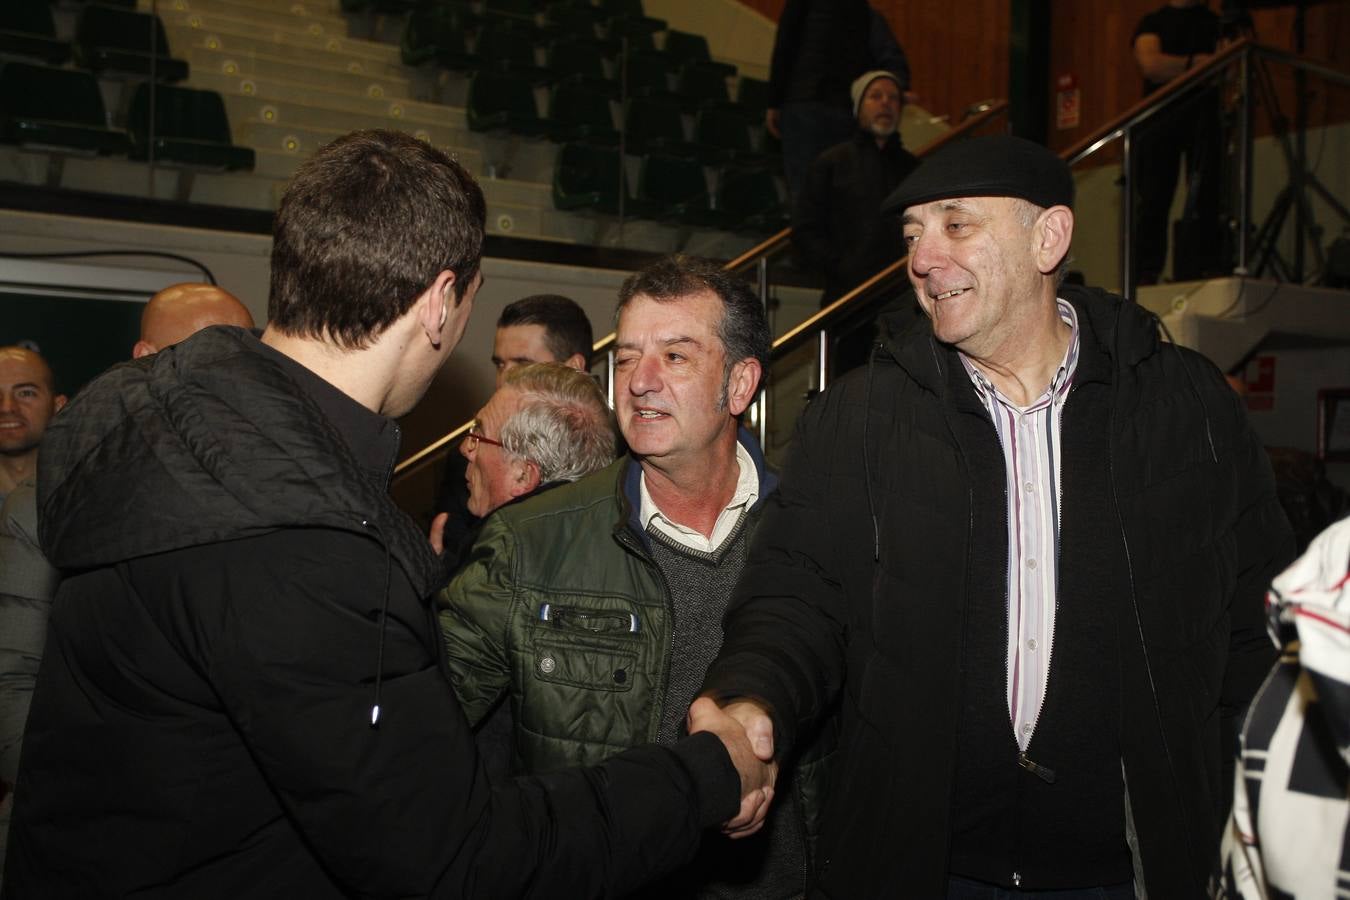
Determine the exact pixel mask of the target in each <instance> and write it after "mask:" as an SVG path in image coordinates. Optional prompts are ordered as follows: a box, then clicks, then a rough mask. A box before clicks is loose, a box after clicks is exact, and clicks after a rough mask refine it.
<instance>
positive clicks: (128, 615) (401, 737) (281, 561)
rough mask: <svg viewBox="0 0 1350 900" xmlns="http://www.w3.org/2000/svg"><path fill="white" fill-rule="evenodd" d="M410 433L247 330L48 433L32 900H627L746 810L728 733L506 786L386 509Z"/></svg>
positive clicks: (17, 884)
mask: <svg viewBox="0 0 1350 900" xmlns="http://www.w3.org/2000/svg"><path fill="white" fill-rule="evenodd" d="M397 450H398V429H397V426H396V425H395V424H394V423H393V422H391V421H389V420H387V419H385V418H384V417H382V416H379V415H376V414H374V413H372V412H370V411H368V410H366V409H365V408H363V407H361V406H360V405H359V404H357V403H355V402H354V401H353V400H351V399H350V398H348V397H347V396H346V395H344V394H342V393H341V392H339V391H338V390H336V389H335V388H333V387H332V386H330V385H328V384H327V383H326V382H324V381H322V380H321V379H319V378H318V377H316V376H315V375H313V374H312V373H310V372H309V371H308V370H306V369H304V368H303V367H301V366H299V365H298V364H296V363H295V362H293V361H291V360H289V359H288V358H286V357H284V356H282V355H281V354H279V353H277V352H275V351H274V350H272V349H271V348H268V347H266V346H264V345H263V344H262V343H261V342H259V341H258V340H257V339H256V338H255V337H253V336H252V335H250V334H249V333H247V332H245V331H242V330H240V329H231V328H212V329H207V330H206V331H203V332H200V333H199V334H198V335H197V336H196V337H194V338H192V339H190V340H188V341H186V342H184V343H183V344H180V345H178V346H176V347H174V348H171V349H170V350H166V351H164V352H162V353H159V354H157V355H155V356H152V357H148V358H146V359H144V360H138V361H135V362H132V363H129V364H124V365H122V366H119V367H118V368H115V369H114V370H112V371H111V372H109V373H107V374H106V375H104V376H103V377H101V378H100V379H98V380H96V381H95V382H94V383H92V384H91V385H90V386H89V387H88V388H86V389H85V390H84V391H83V392H82V393H81V394H80V396H79V397H77V398H76V400H75V402H74V403H72V404H71V406H70V407H69V408H68V409H67V410H66V411H65V412H64V413H63V414H62V415H61V416H60V417H59V418H58V419H56V420H55V421H54V422H53V425H52V427H51V428H50V429H49V431H48V433H47V439H46V441H45V443H44V445H43V449H42V462H41V473H40V479H39V481H40V483H39V514H40V519H41V526H40V527H41V538H42V544H43V549H44V551H45V552H46V554H47V556H48V557H49V558H50V559H51V560H52V561H53V562H54V563H55V564H56V565H58V566H59V567H60V568H62V569H63V570H65V571H66V573H67V575H68V577H67V579H66V580H65V581H64V583H63V584H62V586H61V590H60V592H59V594H58V596H57V599H56V604H55V609H54V612H53V616H52V620H51V631H50V636H49V639H48V643H47V653H46V656H45V658H44V660H43V665H42V669H41V672H40V674H39V676H38V686H37V689H36V692H35V697H34V701H33V706H32V715H31V718H30V720H29V730H28V739H27V741H26V743H25V746H24V751H23V759H22V761H21V764H20V774H19V783H18V786H17V787H16V792H15V797H16V806H15V812H14V820H13V827H12V829H11V832H10V845H9V856H8V867H7V870H6V873H5V889H6V892H7V897H10V898H27V897H34V898H44V900H47V898H57V897H101V896H118V897H121V896H155V897H161V896H163V897H191V898H211V897H222V898H224V897H231V898H233V897H241V896H248V897H264V896H266V897H305V898H316V897H341V896H371V897H374V896H382V897H385V896H387V897H394V896H397V897H412V896H439V897H517V896H530V897H554V896H569V897H583V896H585V897H590V896H597V897H599V896H616V895H622V894H623V893H625V892H626V891H627V890H629V889H631V888H632V887H634V886H636V885H637V884H639V883H641V882H642V881H645V880H646V879H647V878H649V877H651V876H654V875H658V874H659V873H661V872H663V871H666V870H669V869H672V868H674V867H675V866H677V865H679V864H680V863H682V862H684V861H685V860H686V859H688V858H689V857H690V856H691V855H692V854H693V852H694V851H695V849H696V848H697V846H698V839H699V835H700V829H701V828H702V827H705V826H707V825H710V824H713V823H715V822H718V821H722V820H725V819H726V818H729V817H730V816H731V815H733V814H734V812H735V809H736V806H737V799H736V798H737V796H738V779H737V776H736V773H735V770H734V769H733V768H732V767H731V765H730V761H729V759H728V757H727V755H726V751H725V750H724V749H723V748H722V747H721V745H720V743H719V742H718V741H717V740H716V739H715V738H712V737H711V736H709V735H699V736H696V738H692V739H690V740H689V741H687V742H683V743H682V744H680V745H676V746H675V747H674V748H671V749H657V748H646V749H639V750H636V751H632V752H630V753H628V754H624V755H622V756H620V757H616V758H615V759H614V760H612V761H611V762H609V763H607V764H606V765H604V766H601V767H597V768H594V769H589V770H576V771H570V772H565V773H559V774H556V775H552V776H549V777H548V778H534V779H520V780H517V781H514V782H508V783H506V784H504V785H501V786H496V787H494V786H493V785H490V784H489V783H488V780H487V778H486V777H485V776H484V775H483V771H482V768H481V766H480V765H479V764H478V761H477V757H476V754H475V751H474V744H473V737H472V734H471V732H470V730H469V728H468V725H467V723H466V721H465V719H464V716H463V714H462V712H461V711H460V709H459V706H458V704H457V702H456V701H455V698H454V693H453V691H452V689H451V687H450V684H449V681H448V680H447V676H446V674H445V667H444V662H443V659H442V658H441V657H440V654H443V649H442V648H443V645H442V642H441V640H440V638H439V632H438V630H437V628H436V625H435V622H434V619H433V618H432V614H431V611H430V609H429V607H428V605H427V604H426V603H425V602H424V598H427V597H428V596H429V595H430V594H431V592H432V591H433V589H434V588H436V587H438V586H439V584H440V583H441V581H442V580H443V578H444V571H443V567H442V565H441V563H440V562H439V560H438V559H437V557H436V556H435V554H433V553H432V551H431V549H430V547H429V545H428V544H427V541H426V539H425V537H424V536H423V535H422V534H421V533H420V532H419V531H418V530H417V528H416V526H415V525H414V524H413V523H412V521H411V520H410V519H408V518H407V517H406V516H405V515H404V514H403V513H401V512H400V511H399V510H397V509H396V508H395V507H394V506H393V504H392V503H391V501H390V500H389V498H388V494H387V486H388V478H389V475H390V472H391V470H392V466H393V463H394V459H395V455H396V453H397ZM374 719H378V722H377V727H372V720H374Z"/></svg>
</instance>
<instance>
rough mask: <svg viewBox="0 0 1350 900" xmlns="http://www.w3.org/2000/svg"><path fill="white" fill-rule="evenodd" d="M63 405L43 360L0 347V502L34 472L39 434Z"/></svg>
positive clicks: (28, 352)
mask: <svg viewBox="0 0 1350 900" xmlns="http://www.w3.org/2000/svg"><path fill="white" fill-rule="evenodd" d="M65 405H66V397H65V395H64V394H58V393H57V392H56V383H55V379H54V378H53V377H52V369H51V366H49V365H47V361H46V360H45V359H43V358H42V357H41V356H40V355H38V354H37V353H34V352H33V351H32V350H28V349H26V348H24V347H0V500H3V499H4V497H5V495H6V494H8V493H9V492H10V491H12V490H13V489H14V487H15V485H17V484H18V483H19V482H20V481H23V480H24V479H25V478H28V477H29V476H31V475H32V474H33V472H35V471H36V470H37V452H38V444H39V443H40V442H41V441H42V434H43V432H45V431H46V430H47V423H48V422H50V421H51V418H52V416H54V415H56V413H57V411H58V410H60V409H61V407H63V406H65Z"/></svg>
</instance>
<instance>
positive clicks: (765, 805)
mask: <svg viewBox="0 0 1350 900" xmlns="http://www.w3.org/2000/svg"><path fill="white" fill-rule="evenodd" d="M688 725H689V733H690V734H696V733H698V732H700V731H710V732H712V733H713V734H715V735H717V737H718V738H720V739H721V741H722V744H723V745H724V746H725V747H726V748H727V753H728V754H729V755H730V756H731V764H732V765H734V766H735V767H736V771H737V772H738V773H740V776H741V808H740V811H739V812H738V813H737V814H736V817H735V818H733V819H731V820H729V821H727V822H724V823H723V824H722V831H723V833H724V834H726V835H727V836H728V837H731V838H742V837H748V836H749V835H752V834H754V833H755V832H756V831H759V829H760V827H761V826H763V824H764V817H765V816H767V815H768V813H769V805H770V804H771V803H772V802H773V785H774V781H775V780H776V779H777V777H778V763H776V762H775V761H774V758H773V720H772V719H770V718H769V715H768V713H766V712H765V711H764V710H763V709H762V708H761V707H760V706H759V705H758V704H757V703H753V702H751V701H749V700H737V701H735V702H733V703H728V704H727V705H726V706H725V707H719V706H718V705H717V703H716V702H715V701H713V700H711V699H710V698H708V697H700V698H698V699H697V700H695V701H694V703H693V705H692V706H690V707H689V716H688Z"/></svg>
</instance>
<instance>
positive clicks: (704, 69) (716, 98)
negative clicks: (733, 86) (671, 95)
mask: <svg viewBox="0 0 1350 900" xmlns="http://www.w3.org/2000/svg"><path fill="white" fill-rule="evenodd" d="M675 96H677V97H679V98H680V104H681V105H682V106H683V107H684V110H685V112H694V111H695V110H697V109H699V108H701V107H704V106H709V105H721V106H725V105H727V104H728V103H730V102H731V96H730V94H728V93H727V76H726V73H725V72H723V71H722V69H720V68H717V67H715V66H709V65H706V64H704V63H697V62H691V63H685V64H684V66H683V67H681V69H680V74H679V75H678V76H676V78H675Z"/></svg>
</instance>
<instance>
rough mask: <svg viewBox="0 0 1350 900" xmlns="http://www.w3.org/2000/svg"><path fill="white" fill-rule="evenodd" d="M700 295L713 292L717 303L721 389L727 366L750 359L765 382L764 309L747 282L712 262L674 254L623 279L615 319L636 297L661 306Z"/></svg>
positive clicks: (766, 336)
mask: <svg viewBox="0 0 1350 900" xmlns="http://www.w3.org/2000/svg"><path fill="white" fill-rule="evenodd" d="M705 290H706V291H712V292H713V293H714V294H716V295H717V296H718V298H719V299H720V300H721V301H722V310H723V313H722V321H721V322H718V323H717V336H718V337H719V338H721V339H722V347H723V349H724V350H725V351H726V354H727V361H726V367H725V371H724V372H723V374H722V381H723V384H724V385H725V383H726V380H727V379H728V378H729V377H730V376H731V367H732V366H734V365H735V364H736V363H738V362H740V361H741V360H743V359H749V358H751V357H753V358H755V359H757V360H759V365H760V368H761V369H762V370H763V372H764V376H763V377H767V375H768V372H769V322H768V320H767V319H765V317H764V304H763V303H761V302H760V299H759V297H757V296H755V292H754V289H753V288H751V287H750V284H749V282H747V281H746V280H745V279H743V278H740V277H739V276H736V275H733V274H731V273H730V272H728V271H727V270H726V269H724V268H722V265H721V264H720V263H718V262H715V261H713V260H711V259H703V258H701V257H697V256H684V255H683V254H679V253H676V254H674V255H671V256H664V257H662V258H661V259H658V260H657V261H656V262H654V263H652V264H651V265H649V266H647V268H645V269H643V270H642V271H641V272H636V273H634V274H633V275H630V276H628V279H627V280H626V281H624V283H623V287H621V288H619V306H618V309H616V310H615V312H614V319H615V321H616V322H617V321H618V318H619V313H621V312H623V308H624V307H625V306H627V305H628V303H629V302H630V301H631V300H632V299H633V298H634V297H636V296H637V295H638V294H643V295H645V296H647V297H651V298H652V299H653V300H655V301H657V302H658V303H665V302H668V301H671V300H678V299H680V298H681V297H688V296H689V295H690V294H697V293H698V292H700V291H705Z"/></svg>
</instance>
